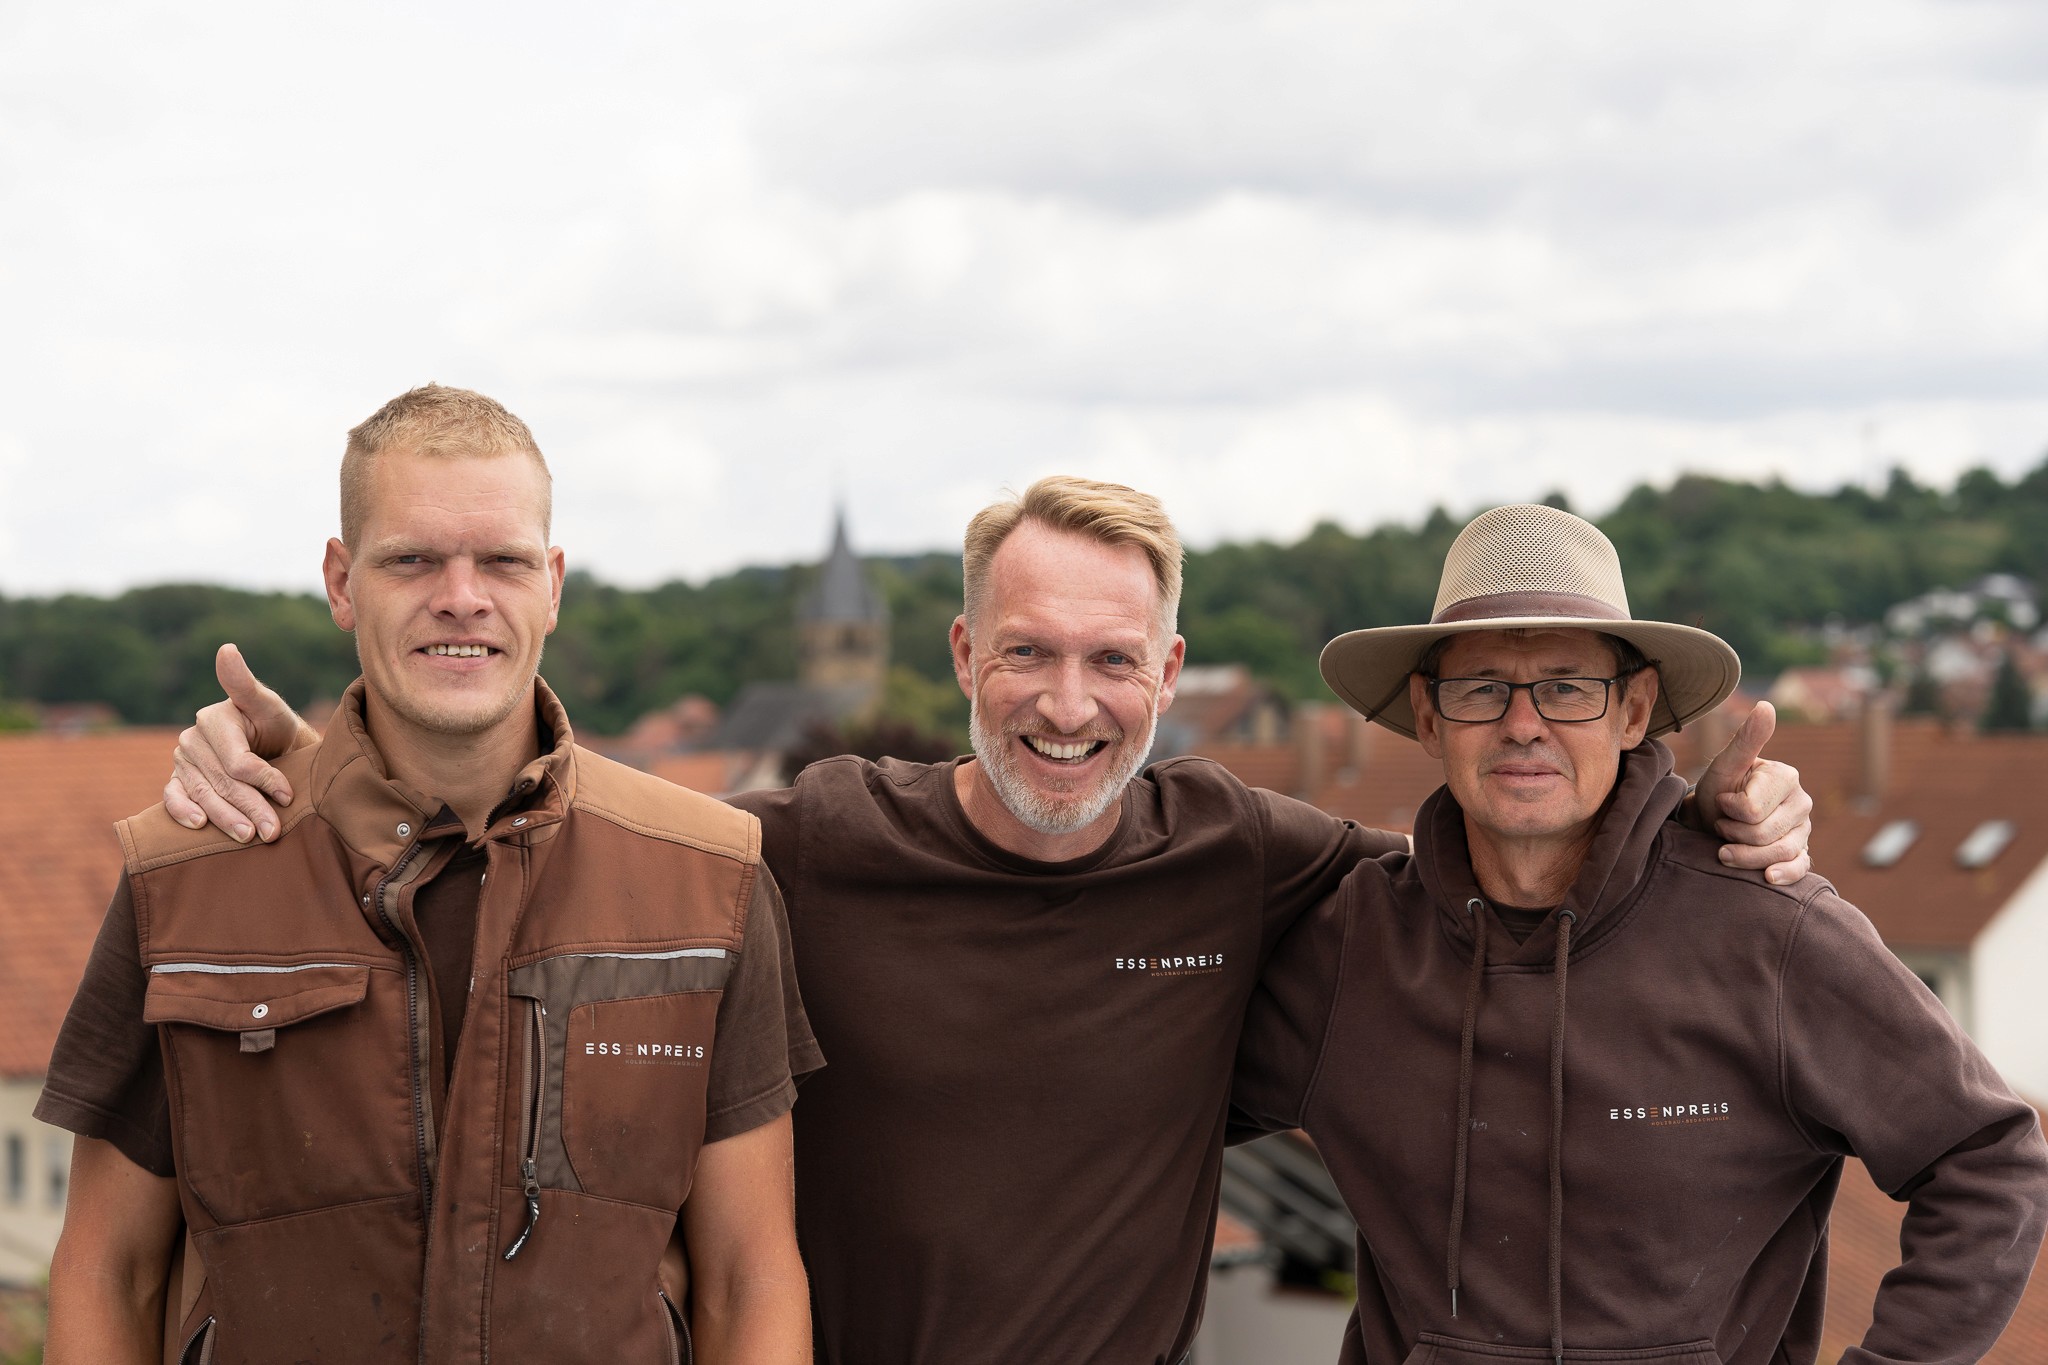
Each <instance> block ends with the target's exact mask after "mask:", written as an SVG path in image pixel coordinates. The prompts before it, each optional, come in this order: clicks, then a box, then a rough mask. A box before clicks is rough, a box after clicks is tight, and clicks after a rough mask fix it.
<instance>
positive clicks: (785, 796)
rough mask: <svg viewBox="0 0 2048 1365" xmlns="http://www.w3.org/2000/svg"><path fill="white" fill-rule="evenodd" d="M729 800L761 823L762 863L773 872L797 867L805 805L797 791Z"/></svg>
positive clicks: (766, 789) (747, 794) (748, 794)
mask: <svg viewBox="0 0 2048 1365" xmlns="http://www.w3.org/2000/svg"><path fill="white" fill-rule="evenodd" d="M725 800H726V804H728V805H732V806H737V807H739V808H740V809H741V810H743V811H745V812H747V814H749V815H751V816H753V817H754V818H755V819H756V820H759V821H760V822H761V861H762V862H764V863H766V864H768V868H769V870H770V871H771V872H772V871H774V870H775V869H777V868H783V869H785V870H786V869H789V868H793V867H795V866H796V840H797V811H798V809H799V808H800V806H801V802H800V801H799V799H798V795H797V789H796V788H795V787H793V786H791V787H764V788H762V789H760V790H758V791H750V792H735V793H733V794H732V795H731V796H728V797H726V798H725Z"/></svg>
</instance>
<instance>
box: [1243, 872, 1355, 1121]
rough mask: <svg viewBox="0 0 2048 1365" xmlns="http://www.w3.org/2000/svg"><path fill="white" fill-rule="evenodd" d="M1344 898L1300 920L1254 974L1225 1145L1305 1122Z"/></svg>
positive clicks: (1338, 961)
mask: <svg viewBox="0 0 2048 1365" xmlns="http://www.w3.org/2000/svg"><path fill="white" fill-rule="evenodd" d="M1345 895H1346V891H1345V890H1342V889H1340V890H1339V891H1338V892H1337V893H1336V894H1334V895H1332V896H1330V897H1328V898H1326V899H1325V900H1324V901H1323V903H1322V904H1321V905H1318V906H1316V907H1315V908H1314V909H1313V910H1310V911H1309V912H1308V913H1307V914H1305V915H1301V916H1298V917H1297V918H1296V920H1295V922H1294V924H1293V925H1291V926H1290V927H1289V928H1288V930H1287V932H1286V933H1285V934H1284V935H1283V936H1282V937H1281V939H1280V943H1279V945H1278V946H1277V947H1276V948H1275V949H1274V950H1273V954H1272V956H1271V957H1269V958H1268V959H1267V960H1266V965H1265V967H1264V968H1263V969H1262V970H1261V971H1260V972H1259V980H1258V984H1257V985H1256V986H1254V987H1253V988H1252V999H1251V1005H1250V1006H1249V1007H1248V1008H1247V1010H1246V1012H1245V1021H1244V1031H1243V1033H1241V1034H1240V1035H1239V1036H1238V1048H1237V1064H1236V1067H1235V1069H1234V1070H1233V1072H1232V1075H1231V1085H1230V1121H1229V1136H1228V1140H1229V1141H1231V1142H1246V1141H1249V1140H1250V1139H1252V1138H1255V1137H1259V1136H1261V1135H1263V1134H1265V1133H1277V1132H1285V1131H1286V1130H1288V1129H1290V1128H1299V1127H1301V1126H1303V1124H1304V1123H1305V1122H1306V1115H1307V1112H1308V1103H1309V1097H1310V1095H1311V1094H1312V1092H1313V1091H1314V1089H1315V1079H1316V1072H1317V1070H1318V1068H1320V1067H1321V1065H1322V1060H1323V1044H1324V1040H1325V1039H1326V1038H1327V1036H1328V1034H1329V1027H1330V1018H1331V1015H1332V1014H1333V1013H1334V1012H1335V1010H1336V1006H1337V993H1338V990H1339V988H1340V986H1341V984H1342V978H1343V964H1344V938H1345V930H1346V927H1347V925H1348V922H1349V921H1348V917H1347V915H1346V913H1345V906H1344V901H1345Z"/></svg>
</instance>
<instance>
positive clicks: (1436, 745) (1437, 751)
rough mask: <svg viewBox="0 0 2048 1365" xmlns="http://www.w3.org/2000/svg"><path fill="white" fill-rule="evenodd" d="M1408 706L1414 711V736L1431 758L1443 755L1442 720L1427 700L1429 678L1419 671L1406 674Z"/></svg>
mask: <svg viewBox="0 0 2048 1365" xmlns="http://www.w3.org/2000/svg"><path fill="white" fill-rule="evenodd" d="M1408 707H1409V709H1410V710H1412V711H1414V712H1415V738H1416V739H1417V740H1419V741H1420V742H1421V744H1422V751H1423V752H1424V753H1426V754H1428V755H1429V756H1430V757H1431V758H1442V757H1443V756H1444V740H1443V731H1442V726H1443V722H1442V720H1440V719H1439V718H1438V716H1437V714H1436V708H1435V707H1434V706H1432V705H1430V702H1429V679H1427V678H1425V677H1423V676H1422V675H1421V674H1420V673H1410V674H1409V675H1408Z"/></svg>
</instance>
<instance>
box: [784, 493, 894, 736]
mask: <svg viewBox="0 0 2048 1365" xmlns="http://www.w3.org/2000/svg"><path fill="white" fill-rule="evenodd" d="M796 625H797V655H798V671H799V677H800V680H801V681H802V682H803V684H804V685H805V686H806V687H814V688H834V689H839V688H845V689H847V690H848V691H854V690H856V689H864V690H865V691H867V693H868V694H869V695H868V697H867V699H865V701H864V702H863V703H862V704H861V705H860V706H859V707H858V708H857V709H858V711H859V712H861V713H870V712H872V711H873V710H874V708H875V707H877V706H879V705H880V704H881V700H882V680H883V678H884V677H886V676H887V674H888V672H889V606H888V604H887V603H886V602H884V601H883V600H882V594H881V593H880V592H879V591H877V590H876V588H875V585H874V584H873V583H872V582H870V581H869V580H868V575H867V570H865V569H863V568H862V567H861V562H860V560H859V558H858V557H856V556H855V554H854V553H853V547H852V546H851V545H849V544H847V541H846V510H845V509H844V508H841V509H840V510H839V511H838V513H837V514H836V515H835V516H834V518H833V522H832V550H831V553H829V554H828V555H826V556H825V563H824V565H823V566H822V567H821V568H820V569H819V571H818V581H817V584H816V585H815V586H814V587H812V589H811V590H810V591H809V592H808V593H806V594H805V595H804V598H803V601H802V602H801V603H799V604H798V606H797V613H796Z"/></svg>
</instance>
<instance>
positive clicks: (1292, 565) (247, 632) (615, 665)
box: [0, 462, 2048, 733]
mask: <svg viewBox="0 0 2048 1365" xmlns="http://www.w3.org/2000/svg"><path fill="white" fill-rule="evenodd" d="M1476 510H1477V509H1468V510H1467V511H1466V512H1465V513H1463V514H1459V515H1453V514H1451V513H1449V512H1446V511H1442V510H1439V511H1437V512H1436V513H1434V514H1432V515H1431V516H1430V517H1429V518H1428V519H1427V520H1426V521H1424V522H1423V523H1422V524H1421V525H1419V526H1382V527H1379V528H1377V529H1374V530H1371V531H1367V532H1365V533H1363V534H1353V533H1351V532H1348V531H1346V530H1344V529H1343V528H1342V527H1339V526H1337V525H1335V524H1332V523H1324V524H1322V525H1319V526H1317V527H1316V528H1315V529H1314V530H1312V531H1310V532H1309V534H1308V535H1307V536H1305V537H1303V538H1302V539H1301V540H1299V541H1297V542H1295V543H1293V544H1291V545H1279V544H1272V543H1268V542H1257V543H1252V544H1243V545H1222V546H1218V547H1216V548H1214V549H1211V550H1206V551H1198V552H1195V553H1191V554H1190V555H1189V556H1188V564H1187V586H1186V592H1185V597H1184V601H1183V604H1182V610H1181V630H1182V632H1183V633H1184V634H1185V635H1186V636H1187V637H1188V641H1189V658H1190V659H1191V660H1193V661H1196V662H1203V663H1220V662H1226V661H1241V662H1244V663H1246V664H1249V665H1250V666H1251V667H1252V668H1253V669H1254V670H1255V671H1256V672H1257V673H1259V674H1260V675H1261V676H1263V677H1265V678H1267V679H1268V680H1270V681H1272V682H1273V683H1275V684H1276V685H1277V686H1279V687H1280V688H1281V689H1282V690H1284V691H1286V692H1287V693H1289V694H1291V695H1293V696H1296V697H1319V696H1323V695H1325V693H1324V692H1323V689H1322V683H1321V681H1320V679H1319V678H1318V677H1317V675H1316V671H1315V656H1316V653H1317V651H1318V650H1320V649H1321V647H1322V645H1323V643H1324V641H1326V640H1328V639H1329V638H1330V637H1331V636H1333V635H1335V634H1337V633H1339V632H1341V631H1344V630H1350V629H1354V628H1356V627H1360V626H1370V625H1391V624H1396V623H1399V622H1405V621H1419V620H1424V619H1426V618H1427V617H1428V615H1429V611H1430V606H1431V603H1432V601H1433V599H1434V597H1435V595H1436V580H1437V573H1438V570H1439V568H1440V566H1441V564H1442V560H1443V553H1444V549H1445V547H1446V546H1447V545H1448V544H1449V543H1450V540H1451V538H1452V537H1453V536H1454V535H1455V534H1456V533H1457V530H1458V527H1459V526H1461V525H1462V524H1463V522H1464V520H1465V519H1466V516H1467V515H1469V513H1470V511H1476ZM1574 510H1584V509H1574ZM1599 521H1600V525H1601V527H1602V528H1603V529H1604V530H1605V531H1606V532H1607V533H1608V535H1610V536H1612V537H1613V538H1614V541H1615V544H1616V545H1617V546H1618V547H1619V549H1620V551H1621V557H1622V563H1623V565H1624V567H1625V568H1626V570H1627V573H1628V578H1629V586H1630V592H1631V596H1632V599H1633V600H1632V603H1631V605H1632V607H1633V609H1634V612H1635V614H1636V615H1638V616H1644V617H1661V618H1664V619H1667V620H1676V621H1684V622H1688V623H1691V624H1696V625H1702V626H1705V627H1706V628H1708V629H1710V630H1714V631H1716V632H1718V633H1720V634H1721V635H1723V636H1724V637H1726V638H1727V639H1728V640H1729V642H1730V643H1732V644H1733V645H1734V646H1735V647H1736V648H1737V649H1738V650H1739V651H1741V653H1742V656H1743V658H1744V661H1745V663H1746V664H1747V666H1748V671H1749V672H1750V673H1751V674H1752V675H1755V676H1768V675H1770V674H1773V673H1775V672H1776V671H1778V670H1779V669H1780V668H1783V667H1785V666H1786V665H1788V664H1791V663H1795V662H1801V661H1804V660H1807V659H1810V658H1812V657H1814V655H1815V646H1814V644H1813V643H1812V641H1811V638H1810V634H1809V628H1811V627H1813V626H1815V625H1817V624H1819V623H1821V622H1823V621H1825V620H1827V619H1829V618H1835V619H1839V620H1842V621H1846V622H1849V623H1862V622H1875V621H1878V620H1880V619H1881V618H1882V616H1883V613H1884V611H1885V609H1886V608H1887V607H1889V606H1891V605H1892V604H1893V603H1895V602H1898V601H1901V600H1903V599H1905V598H1908V597H1911V596H1914V595H1915V594H1917V593H1920V592H1924V591H1926V590H1927V589H1929V588H1934V587H1942V586H1950V587H1960V586H1962V585H1964V584H1966V583H1968V582H1970V581H1971V580H1973V579H1975V578H1977V577H1979V576H1981V575H1983V574H1985V573H1990V572H1996V571H2004V572H2008V573H2013V574H2017V575H2019V576H2021V577H2023V578H2026V579H2028V580H2030V581H2032V582H2034V583H2035V584H2037V585H2040V584H2043V583H2048V462H2044V463H2043V464H2042V465H2040V466H2039V467H2037V468H2036V469H2034V470H2033V471H2032V472H2031V473H2029V474H2026V475H2024V476H2023V477H2021V478H2020V479H2018V480H2017V481H2015V482H2013V483H2010V484H2008V483H2006V482H2004V481H2003V480H2001V479H2000V478H1999V477H1998V476H1997V475H1995V474H1993V473H1991V472H1990V471H1988V470H1982V469H1979V470H1973V471H1971V472H1970V473H1968V474H1966V475H1964V476H1963V478H1962V479H1961V480H1960V481H1959V482H1958V483H1957V485H1956V487H1954V488H1953V489H1948V490H1938V489H1933V488H1928V487H1924V486H1921V485H1919V484H1916V483H1914V482H1913V481H1912V480H1911V479H1909V478H1907V477H1906V476H1905V475H1903V474H1898V473H1895V474H1894V475H1893V477H1892V479H1891V482H1890V485H1889V486H1888V487H1887V488H1886V489H1885V490H1884V491H1883V492H1882V493H1879V494H1873V493H1870V492H1868V491H1866V490H1863V489H1859V488H1845V489H1841V490H1839V491H1836V492H1833V493H1824V494H1814V493H1803V492H1799V491H1796V490H1794V489H1791V488H1788V487H1786V486H1784V485H1783V484H1778V483H1773V484H1768V485H1763V486H1756V485H1750V484H1742V483H1732V482H1728V481H1724V480H1719V479H1710V478H1703V477H1697V476H1688V477H1685V478H1681V479H1679V480H1678V481H1677V482H1676V483H1674V484H1672V485H1670V486H1669V487H1665V488H1652V487H1649V486H1642V487H1639V488H1637V489H1636V490H1635V491H1633V492H1631V493H1630V494H1629V495H1628V497H1627V498H1625V499H1624V500H1623V501H1622V503H1621V505H1620V506H1619V507H1617V508H1614V509H1613V510H1612V511H1610V512H1608V513H1607V514H1606V515H1604V516H1602V517H1600V518H1599ZM873 569H874V571H875V573H876V575H877V577H878V579H879V580H880V581H881V583H882V586H883V588H884V590H885V591H886V593H887V594H888V598H889V603H890V608H891V610H892V612H893V637H894V640H893V643H894V661H895V663H896V664H897V665H899V666H902V667H903V668H905V669H907V670H908V671H909V672H910V673H914V674H916V675H919V676H921V677H922V678H924V679H927V680H929V681H930V682H932V683H934V684H942V685H943V686H945V687H950V686H951V669H950V666H949V663H948V658H947V653H946V629H947V626H948V625H949V624H950V622H951V621H952V619H953V616H954V614H955V613H956V612H957V611H958V610H959V602H960V564H959V557H958V555H957V554H944V553H933V554H929V555H922V556H912V557H905V558H897V559H885V560H877V561H875V562H874V563H873ZM812 574H813V570H812V569H811V568H810V567H808V566H802V567H788V568H775V569H743V570H741V571H739V572H737V573H733V574H729V575H726V576H725V577H722V578H717V579H713V580H711V581H710V582H707V583H704V584H702V585H692V584H687V583H670V584H666V585H664V586H662V587H658V588H653V589H648V590H645V591H634V590H627V589H623V588H616V587H612V586H608V585H606V584H602V583H599V582H597V581H596V580H594V579H592V578H590V577H589V576H587V575H581V574H579V575H572V576H571V578H570V581H569V585H568V589H567V591H566V593H565V595H564V602H563V609H562V619H561V627H560V629H559V630H558V631H557V632H556V634H555V636H554V637H553V639H551V640H550V641H549V643H548V650H547V657H546V660H545V662H544V663H543V665H542V671H543V672H544V673H545V674H546V676H547V678H548V680H549V681H550V682H551V683H552V684H553V685H554V686H555V687H556V688H557V689H558V690H559V691H560V692H561V693H562V694H563V697H564V699H565V700H566V701H567V703H568V705H569V708H570V713H571V714H572V715H574V716H576V717H577V719H578V721H579V723H580V724H581V725H582V726H584V727H587V728H589V729H590V730H592V731H593V732H596V733H607V732H616V731H619V730H622V729H624V728H625V727H626V726H627V725H629V724H631V723H632V721H633V720H634V719H635V718H636V717H637V716H639V715H641V714H642V713H644V712H646V711H648V710H651V709H653V708H655V707H658V706H662V705H665V704H666V703H668V702H670V701H672V700H674V699H675V698H676V697H678V696H680V695H682V694H684V693H688V692H701V693H703V694H704V695H706V696H708V697H710V698H712V699H713V700H714V701H718V702H721V703H723V702H725V701H727V700H729V699H730V698H731V697H732V695H733V693H734V692H736V691H737V690H738V689H739V688H740V687H741V686H742V685H743V684H745V683H747V682H752V681H756V680H764V679H775V678H787V677H790V676H792V675H793V674H794V672H795V628H794V623H793V614H794V609H795V602H796V600H797V596H798V594H800V593H801V592H802V591H803V589H804V588H805V587H806V586H807V585H808V583H809V582H810V580H811V577H812ZM223 640H234V641H237V642H238V643H240V644H241V645H242V647H243V649H244V651H245V652H246V653H247V655H248V656H249V659H250V661H251V662H252V663H253V664H254V665H255V667H256V669H257V671H258V672H259V673H260V674H261V675H262V676H263V677H264V678H265V679H266V680H268V681H269V682H271V683H272V684H273V685H274V686H276V687H277V688H278V690H279V691H281V692H282V693H283V694H284V695H285V696H286V697H287V698H289V699H290V700H292V701H294V702H304V701H307V700H309V699H312V698H315V697H332V696H335V695H336V694H338V693H339V691H340V690H341V688H342V687H343V686H345V685H346V684H347V682H348V680H349V679H350V678H351V677H353V676H354V674H355V657H354V650H353V647H352V644H351V641H350V640H349V638H348V637H347V636H345V635H343V634H341V633H340V632H339V631H337V630H336V629H335V628H334V626H333V625H332V623H331V622H330V621H329V620H328V617H327V608H326V604H325V603H324V602H323V601H322V600H320V599H318V598H316V597H313V596H311V595H305V596H297V595H291V594H283V593H252V592H244V591H240V590H237V589H232V588H220V587H210V586H205V585H196V584H179V585H167V586H160V587H150V588H138V589H135V590H133V591H131V592H126V593H123V594H121V595H120V596H118V597H114V598H99V597H87V596H77V595H72V596H63V597H55V598H14V599H9V598H6V597H0V698H4V699H12V700H16V701H40V702H81V701H101V702H106V703H108V704H110V705H111V706H113V707H114V708H115V709H116V710H117V711H118V712H119V713H120V715H121V716H122V718H123V719H125V720H127V721H130V722H133V723H168V722H173V721H180V720H182V719H184V718H185V717H188V716H189V715H191V713H192V711H193V709H194V708H195V707H197V706H198V705H201V704H203V703H205V702H207V701H210V700H212V699H213V698H214V697H215V695H216V690H215V687H214V682H213V676H212V667H211V660H212V655H213V650H214V647H215V646H216V645H218V644H219V643H220V642H221V641H223Z"/></svg>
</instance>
